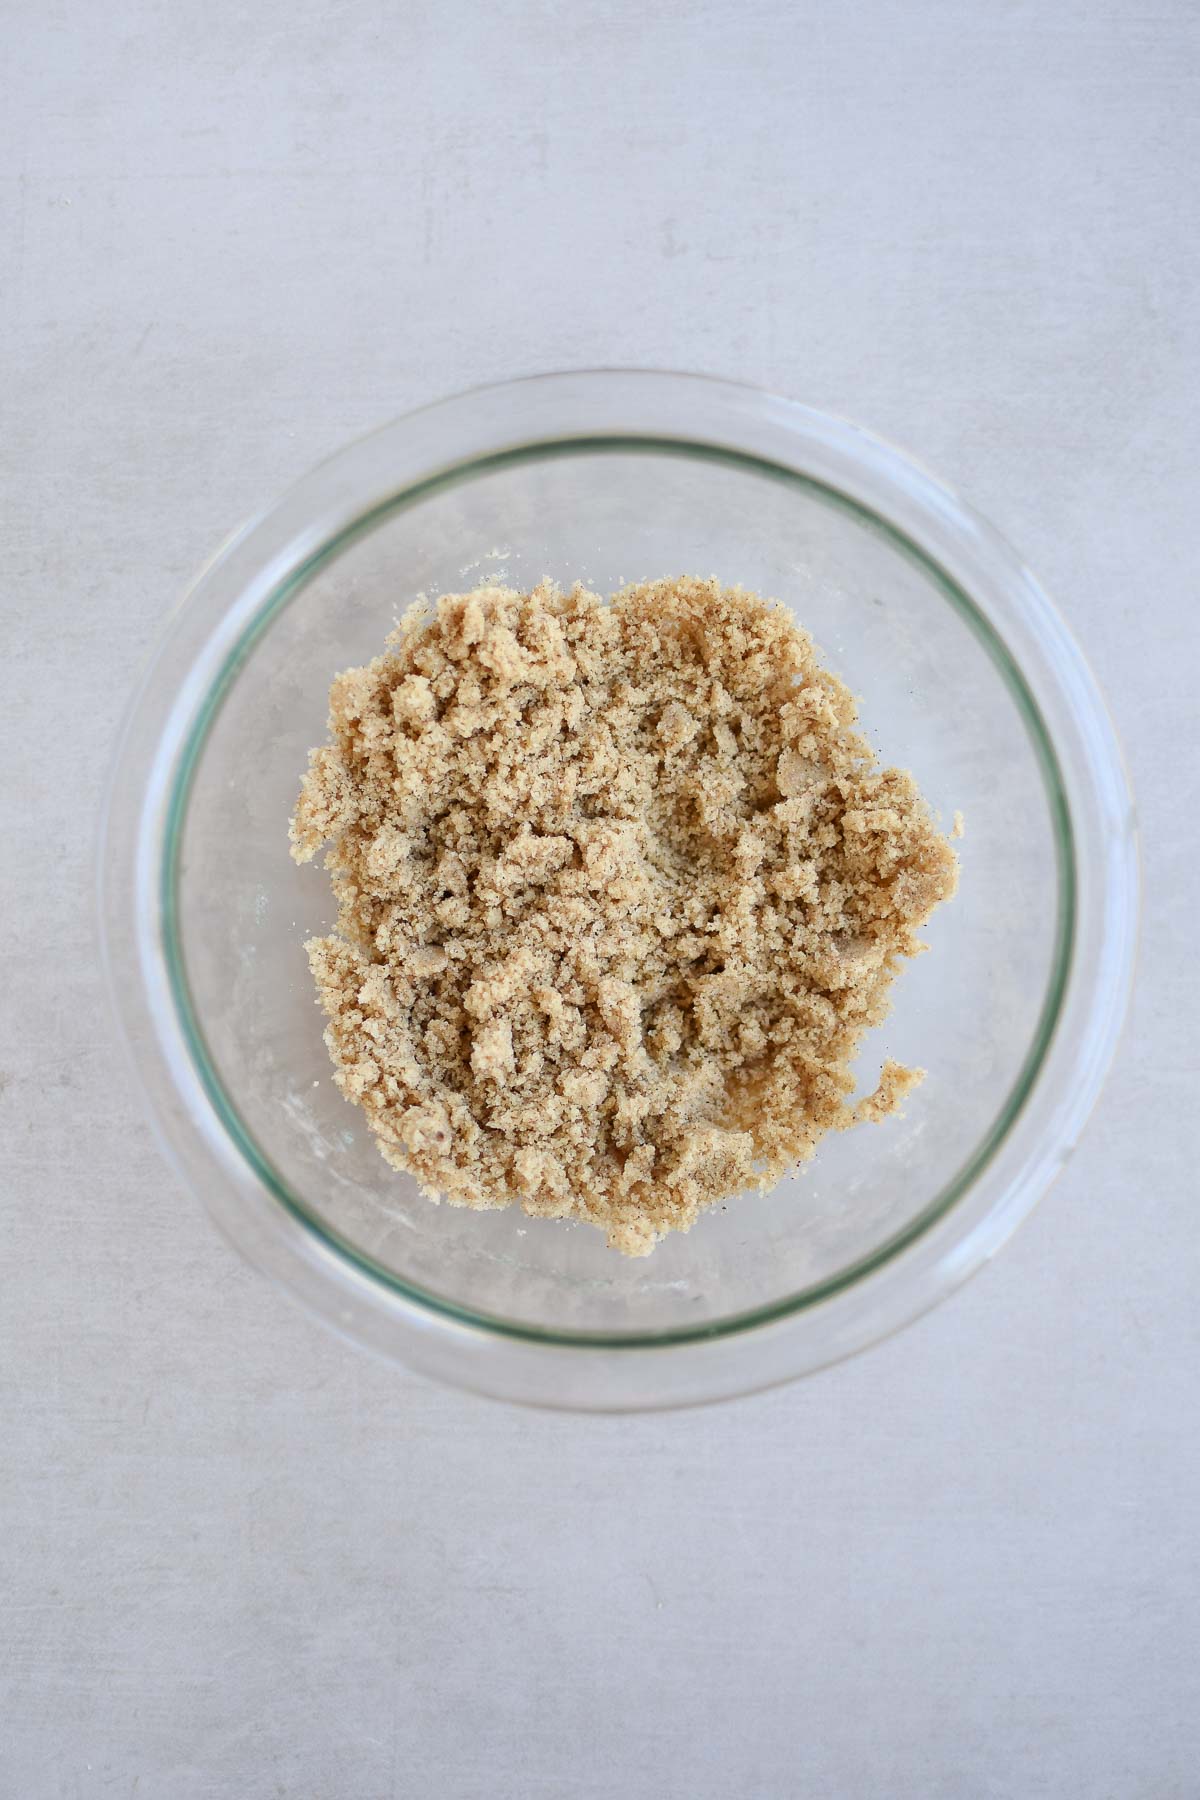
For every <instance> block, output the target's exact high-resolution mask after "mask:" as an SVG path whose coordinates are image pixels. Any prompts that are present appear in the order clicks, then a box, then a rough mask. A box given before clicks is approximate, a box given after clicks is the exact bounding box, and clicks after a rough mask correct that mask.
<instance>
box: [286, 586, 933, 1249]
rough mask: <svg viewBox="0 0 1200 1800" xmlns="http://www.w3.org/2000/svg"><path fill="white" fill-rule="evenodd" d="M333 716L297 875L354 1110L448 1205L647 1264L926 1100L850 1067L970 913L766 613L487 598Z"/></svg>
mask: <svg viewBox="0 0 1200 1800" xmlns="http://www.w3.org/2000/svg"><path fill="white" fill-rule="evenodd" d="M388 645H389V648H388V650H387V652H386V654H385V655H383V656H380V657H378V658H377V659H376V660H375V661H374V662H372V663H369V664H368V665H367V667H366V668H361V669H348V670H347V671H346V672H345V673H344V674H341V675H339V676H338V677H337V678H336V680H335V681H334V683H333V687H332V690H331V693H330V718H329V726H330V739H331V741H330V742H329V743H328V744H327V745H325V746H324V747H323V748H320V749H317V750H314V751H313V753H312V756H311V758H310V766H309V770H308V773H307V775H306V776H305V779H304V783H303V786H302V789H301V793H300V800H299V804H298V806H297V809H296V816H295V818H294V820H293V821H292V834H291V835H292V854H293V856H294V857H295V858H296V860H297V861H298V862H307V861H309V860H310V859H311V858H312V857H313V856H314V855H315V854H316V852H317V851H318V850H319V849H320V847H321V846H322V845H323V844H326V843H328V844H329V846H330V848H329V851H328V854H327V857H326V863H327V866H328V867H329V869H330V870H331V871H332V875H333V886H334V892H335V894H336V897H337V900H338V906H339V912H338V922H337V932H336V934H335V935H333V936H330V937H323V938H314V939H313V940H312V941H311V942H310V943H309V944H308V946H307V949H308V955H309V961H310V963H311V965H312V971H313V975H314V977H315V979H316V984H317V991H318V995H319V998H320V1003H321V1005H322V1007H323V1008H324V1011H325V1013H326V1015H327V1018H328V1021H329V1024H328V1029H327V1031H326V1042H327V1043H328V1046H329V1051H330V1054H331V1056H332V1058H333V1062H334V1065H335V1069H336V1076H335V1079H336V1081H337V1083H338V1085H339V1087H340V1088H341V1090H342V1092H343V1093H344V1094H345V1095H347V1096H348V1097H349V1098H350V1099H352V1100H355V1101H357V1102H358V1104H359V1105H360V1106H361V1107H362V1108H363V1110H364V1112H365V1113H366V1115H367V1119H368V1121H369V1123H370V1126H371V1129H372V1131H373V1132H374V1133H375V1134H376V1136H377V1138H378V1140H379V1145H380V1149H381V1150H382V1152H383V1155H384V1157H385V1158H386V1159H387V1161H388V1162H389V1163H391V1164H393V1165H394V1166H395V1167H396V1168H398V1169H405V1170H408V1171H410V1172H411V1173H412V1174H413V1175H415V1177H416V1178H417V1180H418V1181H419V1183H420V1185H421V1187H422V1188H423V1190H424V1191H425V1192H426V1193H427V1194H428V1195H429V1196H430V1198H431V1199H445V1200H447V1201H449V1202H451V1203H452V1204H454V1205H458V1206H471V1207H477V1208H489V1207H503V1206H509V1205H512V1204H514V1203H515V1204H517V1205H519V1206H521V1207H522V1208H523V1209H524V1210H525V1212H527V1213H530V1214H533V1215H536V1216H539V1217H548V1218H570V1219H583V1220H586V1221H588V1222H589V1223H591V1224H593V1225H598V1226H600V1227H601V1229H602V1230H604V1231H605V1232H606V1233H607V1236H608V1242H609V1244H610V1245H611V1246H612V1247H613V1248H615V1249H617V1250H621V1251H624V1252H625V1253H626V1254H627V1255H630V1256H641V1255H645V1254H646V1253H647V1252H648V1251H650V1250H652V1249H653V1247H654V1245H655V1243H656V1242H657V1241H658V1239H660V1238H661V1237H663V1236H664V1235H665V1234H666V1233H667V1232H668V1231H687V1230H688V1229H689V1227H690V1226H691V1225H692V1224H693V1223H694V1222H695V1219H696V1217H697V1214H698V1213H699V1212H700V1211H701V1209H702V1208H704V1207H707V1206H711V1205H713V1204H714V1203H715V1202H717V1201H720V1200H723V1199H725V1198H727V1197H728V1196H730V1195H732V1194H736V1193H737V1192H739V1191H740V1190H742V1189H745V1188H748V1187H755V1188H765V1187H768V1186H770V1185H771V1184H772V1183H774V1182H775V1181H777V1180H778V1179H779V1177H780V1176H781V1175H782V1174H783V1173H784V1172H785V1171H786V1170H787V1169H788V1168H789V1167H790V1166H791V1165H793V1164H795V1163H797V1162H800V1161H804V1160H806V1159H807V1158H808V1157H810V1156H811V1155H812V1153H813V1149H814V1146H815V1145H816V1143H817V1142H818V1140H819V1139H820V1138H821V1137H822V1136H823V1135H824V1133H825V1132H827V1131H830V1130H843V1129H845V1128H846V1127H848V1126H850V1125H853V1124H856V1123H858V1122H859V1121H862V1120H872V1119H880V1118H883V1117H884V1116H885V1115H886V1114H888V1113H890V1112H892V1111H894V1110H896V1108H897V1107H898V1106H899V1104H900V1102H901V1101H902V1099H903V1097H904V1095H905V1094H906V1093H907V1092H908V1091H909V1090H910V1089H911V1088H913V1087H914V1086H915V1085H916V1084H917V1082H919V1081H920V1079H921V1071H919V1070H912V1069H905V1068H902V1067H901V1066H900V1065H899V1064H897V1063H892V1062H888V1063H886V1064H885V1065H884V1068H883V1074H882V1077H881V1080H880V1083H879V1087H878V1089H877V1091H876V1092H875V1093H874V1094H872V1095H871V1096H869V1097H868V1098H867V1099H864V1100H860V1101H859V1102H858V1103H857V1104H853V1103H852V1102H851V1101H850V1099H849V1096H850V1095H851V1093H852V1091H853V1087H854V1082H853V1079H852V1077H851V1074H850V1063H851V1061H852V1059H853V1058H854V1055H855V1052H856V1050H857V1048H858V1045H859V1042H860V1039H861V1038H862V1035H863V1033H864V1032H865V1031H866V1030H867V1028H868V1027H869V1026H872V1025H877V1024H878V1023H879V1022H880V1021H881V1020H882V1019H883V1018H884V1016H885V1014H886V1012H887V1008H888V991H889V989H890V987H891V984H892V980H893V977H894V975H895V974H896V971H897V967H898V965H899V961H900V958H901V957H907V956H913V955H915V954H916V953H917V952H918V951H919V950H921V949H922V948H923V945H922V943H921V942H920V940H919V939H918V938H917V936H916V933H917V930H918V927H920V926H921V925H922V924H923V923H924V922H925V921H926V920H927V919H928V917H929V915H930V913H931V912H932V911H933V909H934V907H935V906H937V905H938V903H939V902H940V901H942V900H946V899H948V898H949V897H950V896H951V895H952V894H953V893H954V891H955V887H956V884H957V861H956V858H955V856H954V853H953V851H952V850H951V849H950V848H949V845H948V844H947V842H946V840H945V839H944V838H943V837H942V836H941V835H940V834H939V832H938V831H937V829H936V828H935V826H934V824H933V822H932V819H931V818H930V815H929V812H928V809H927V807H926V806H925V803H924V802H923V800H922V799H921V797H920V795H919V793H918V792H917V788H916V786H915V784H914V782H913V779H912V777H911V776H910V775H908V774H907V773H905V772H904V771H902V770H900V769H881V768H880V767H879V766H878V765H877V763H876V761H875V758H874V755H873V754H872V752H871V750H870V748H869V746H868V745H867V743H866V742H865V740H864V739H863V738H862V737H861V736H860V735H859V734H858V732H857V731H856V730H855V729H854V727H855V718H856V711H855V703H854V700H853V698H852V697H851V695H850V694H849V692H848V691H847V690H846V688H845V687H843V686H842V684H841V682H839V681H838V680H836V678H835V677H834V676H833V675H831V674H830V673H829V672H828V670H826V669H823V668H822V667H821V666H820V665H819V663H818V662H817V660H816V658H815V656H814V653H813V647H812V643H811V641H810V639H809V638H808V636H807V634H806V633H805V632H803V631H802V630H800V629H799V627H798V626H797V625H796V624H795V622H794V621H793V619H792V618H791V616H790V615H789V614H788V613H787V612H786V611H785V610H784V609H783V608H782V607H780V606H778V605H776V604H775V603H774V602H771V601H766V600H762V599H759V598H758V596H757V595H755V594H752V593H749V592H746V591H745V590H743V589H741V588H722V587H721V586H720V585H719V584H718V583H717V582H716V581H701V580H693V579H689V578H684V579H679V580H663V581H655V582H649V583H646V584H644V585H641V586H636V587H629V588H625V589H623V590H622V591H621V592H619V593H618V594H616V595H615V596H614V597H613V599H612V601H611V602H609V603H606V602H605V601H604V600H602V599H601V598H600V597H599V596H597V595H596V594H593V593H589V592H588V591H587V590H585V589H584V588H582V587H576V588H574V589H573V590H572V591H571V592H570V593H562V592H561V591H560V590H559V589H558V588H556V587H555V586H554V585H553V584H551V583H550V582H548V581H547V582H543V583H542V584H541V585H540V586H539V587H536V588H535V589H534V590H533V591H532V592H531V593H528V594H521V593H517V592H515V591H513V590H512V589H510V588H502V587H481V588H479V589H477V590H476V591H475V592H473V593H469V594H447V595H446V596H445V597H444V598H443V599H441V600H440V601H439V602H438V604H437V608H436V611H435V613H434V614H433V616H432V617H431V616H430V615H429V613H428V612H427V611H422V610H418V609H413V610H412V611H411V612H410V613H409V614H408V615H407V616H406V617H405V619H404V620H403V621H402V622H401V625H400V627H399V629H398V630H397V631H396V632H395V633H393V635H392V637H391V638H389V640H388Z"/></svg>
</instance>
